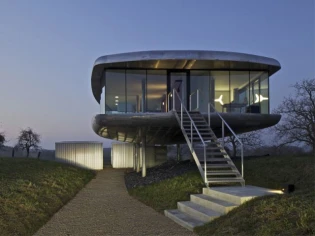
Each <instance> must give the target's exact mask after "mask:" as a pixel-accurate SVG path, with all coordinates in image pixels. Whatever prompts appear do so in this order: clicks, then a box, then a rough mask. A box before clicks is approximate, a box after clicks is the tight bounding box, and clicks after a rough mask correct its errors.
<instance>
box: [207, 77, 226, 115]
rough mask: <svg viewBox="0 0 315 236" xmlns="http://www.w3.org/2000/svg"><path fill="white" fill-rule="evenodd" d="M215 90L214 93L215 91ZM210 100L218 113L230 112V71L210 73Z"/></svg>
mask: <svg viewBox="0 0 315 236" xmlns="http://www.w3.org/2000/svg"><path fill="white" fill-rule="evenodd" d="M213 90H214V91H213ZM213 94H214V96H213V97H212V98H210V100H211V102H212V101H213V103H214V105H215V109H216V110H217V111H218V112H229V111H230V82H229V72H228V71H211V72H210V96H211V95H213Z"/></svg>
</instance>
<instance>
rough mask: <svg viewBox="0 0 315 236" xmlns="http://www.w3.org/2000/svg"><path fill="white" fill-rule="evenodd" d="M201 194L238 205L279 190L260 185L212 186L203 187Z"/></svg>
mask: <svg viewBox="0 0 315 236" xmlns="http://www.w3.org/2000/svg"><path fill="white" fill-rule="evenodd" d="M202 193H203V194H205V195H208V196H210V197H213V198H218V199H221V200H223V201H227V202H232V203H235V204H237V205H240V204H242V203H244V202H246V201H248V200H251V199H253V198H255V197H260V196H265V195H273V194H279V193H281V191H274V190H270V189H265V188H261V187H255V186H251V185H246V186H245V187H241V186H229V187H212V188H203V191H202Z"/></svg>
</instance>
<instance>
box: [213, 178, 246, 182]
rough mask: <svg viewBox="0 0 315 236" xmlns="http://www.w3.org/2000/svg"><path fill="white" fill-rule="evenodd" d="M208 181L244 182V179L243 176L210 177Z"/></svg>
mask: <svg viewBox="0 0 315 236" xmlns="http://www.w3.org/2000/svg"><path fill="white" fill-rule="evenodd" d="M207 180H208V183H231V182H236V183H242V182H244V179H243V178H242V177H235V178H233V177H230V178H208V179H207Z"/></svg>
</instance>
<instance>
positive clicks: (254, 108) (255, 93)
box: [248, 71, 263, 113]
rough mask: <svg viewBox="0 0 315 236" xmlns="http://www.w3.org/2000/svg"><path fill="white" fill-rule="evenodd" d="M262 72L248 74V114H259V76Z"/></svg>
mask: <svg viewBox="0 0 315 236" xmlns="http://www.w3.org/2000/svg"><path fill="white" fill-rule="evenodd" d="M262 74H263V72H260V71H251V72H250V88H249V96H250V100H249V109H248V112H250V113H260V112H261V111H260V96H259V95H260V92H259V85H260V76H261V75H262Z"/></svg>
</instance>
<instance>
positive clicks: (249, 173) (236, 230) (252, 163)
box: [129, 157, 315, 235]
mask: <svg viewBox="0 0 315 236" xmlns="http://www.w3.org/2000/svg"><path fill="white" fill-rule="evenodd" d="M236 165H237V166H240V163H239V162H238V161H237V162H236ZM244 166H245V180H246V184H248V185H255V186H260V187H266V188H272V189H282V188H283V185H284V184H289V183H290V184H294V185H295V187H296V191H295V192H294V193H292V194H285V195H278V196H266V197H261V198H257V199H254V200H253V201H250V202H247V203H245V204H244V205H242V206H240V207H239V208H237V209H234V210H233V211H231V212H229V213H228V214H227V215H225V216H222V217H220V218H218V219H216V220H214V221H212V222H210V223H208V224H206V225H205V226H202V227H198V228H196V229H195V232H196V233H197V234H199V235H315V189H314V187H315V169H314V168H315V161H314V158H313V157H264V158H252V159H249V160H245V165H244ZM148 171H149V170H148ZM202 187H203V186H202V180H201V178H200V174H199V172H191V173H186V174H184V175H181V176H177V177H175V178H172V179H168V180H164V181H161V182H159V183H155V184H152V185H149V186H145V187H138V188H134V189H131V190H130V191H129V192H130V194H131V195H132V196H134V197H135V198H137V199H138V200H140V201H142V202H143V203H145V204H147V205H149V206H151V207H152V208H154V209H155V210H157V211H159V212H161V213H162V212H163V210H164V209H174V208H176V207H177V206H176V203H177V201H187V200H189V196H190V194H192V193H201V188H202Z"/></svg>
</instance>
